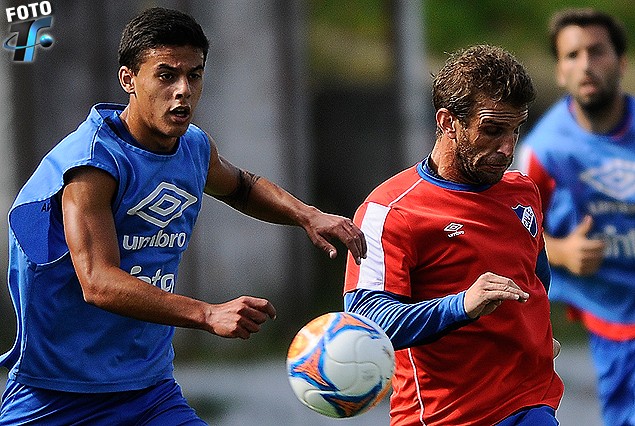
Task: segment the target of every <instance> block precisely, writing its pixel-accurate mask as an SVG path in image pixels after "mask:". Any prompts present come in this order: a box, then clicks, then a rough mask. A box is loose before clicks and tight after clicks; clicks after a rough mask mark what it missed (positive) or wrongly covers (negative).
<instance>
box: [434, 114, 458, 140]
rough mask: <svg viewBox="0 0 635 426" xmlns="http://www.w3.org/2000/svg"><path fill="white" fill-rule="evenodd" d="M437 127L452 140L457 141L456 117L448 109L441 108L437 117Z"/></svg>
mask: <svg viewBox="0 0 635 426" xmlns="http://www.w3.org/2000/svg"><path fill="white" fill-rule="evenodd" d="M436 120H437V127H438V128H439V130H440V131H441V133H443V134H444V135H446V136H447V137H448V138H450V139H456V117H455V116H454V114H452V113H451V112H450V110H449V109H447V108H439V110H438V111H437V115H436Z"/></svg>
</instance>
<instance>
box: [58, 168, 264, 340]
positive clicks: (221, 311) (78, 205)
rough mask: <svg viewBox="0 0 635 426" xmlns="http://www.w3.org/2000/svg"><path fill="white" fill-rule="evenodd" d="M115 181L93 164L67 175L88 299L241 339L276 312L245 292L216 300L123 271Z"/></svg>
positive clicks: (68, 209) (67, 205) (67, 220)
mask: <svg viewBox="0 0 635 426" xmlns="http://www.w3.org/2000/svg"><path fill="white" fill-rule="evenodd" d="M116 187H117V183H116V181H115V180H114V179H113V177H112V176H110V175H109V174H108V173H106V172H104V171H102V170H99V169H96V168H93V167H80V168H77V169H75V170H73V171H71V172H70V173H69V174H68V175H67V176H66V185H65V187H64V190H63V193H62V211H63V220H64V233H65V235H66V241H67V244H68V247H69V250H70V255H71V259H72V261H73V266H74V267H75V271H76V273H77V277H78V279H79V283H80V285H81V287H82V292H83V294H84V299H85V300H86V302H88V303H90V304H93V305H95V306H97V307H99V308H102V309H104V310H107V311H110V312H114V313H117V314H120V315H124V316H127V317H131V318H135V319H138V320H142V321H149V322H154V323H160V324H166V325H172V326H178V327H188V328H198V329H202V330H206V331H208V332H210V333H213V334H217V335H219V336H222V337H239V338H242V339H247V338H249V336H250V334H251V333H254V332H257V331H258V330H260V325H261V324H262V323H264V322H265V321H266V320H267V318H273V317H274V316H275V309H274V308H273V306H272V305H271V303H269V302H268V301H267V300H265V299H259V298H255V297H249V296H243V297H239V298H237V299H234V300H231V301H228V302H226V303H221V304H216V305H214V304H210V303H205V302H202V301H199V300H196V299H192V298H189V297H185V296H181V295H178V294H172V293H169V292H166V291H163V290H161V289H159V288H158V287H155V286H153V285H151V284H149V283H146V282H145V281H142V280H140V279H138V278H136V277H134V276H132V275H130V274H128V273H127V272H125V271H123V270H122V269H121V268H120V267H119V248H118V243H117V233H116V229H115V223H114V218H113V215H112V207H111V202H112V199H113V196H114V194H115V191H116Z"/></svg>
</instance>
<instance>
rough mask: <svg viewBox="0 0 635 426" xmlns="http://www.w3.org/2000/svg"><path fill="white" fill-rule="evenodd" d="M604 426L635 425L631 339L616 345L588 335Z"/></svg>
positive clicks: (634, 367) (634, 344) (634, 356)
mask: <svg viewBox="0 0 635 426" xmlns="http://www.w3.org/2000/svg"><path fill="white" fill-rule="evenodd" d="M589 344H590V348H591V355H592V356H593V364H594V365H595V369H596V373H597V379H598V398H599V400H600V406H601V409H602V418H603V419H604V423H605V424H607V425H611V426H633V425H635V361H633V360H635V340H626V341H624V342H617V341H614V340H608V339H604V338H602V337H599V336H597V335H595V334H593V333H589Z"/></svg>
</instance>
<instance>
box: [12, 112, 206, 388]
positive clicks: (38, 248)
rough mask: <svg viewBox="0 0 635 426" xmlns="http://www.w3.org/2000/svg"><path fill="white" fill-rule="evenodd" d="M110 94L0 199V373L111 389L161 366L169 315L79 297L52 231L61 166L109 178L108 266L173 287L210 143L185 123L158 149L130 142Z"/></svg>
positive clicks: (166, 354)
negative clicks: (113, 244) (9, 316)
mask: <svg viewBox="0 0 635 426" xmlns="http://www.w3.org/2000/svg"><path fill="white" fill-rule="evenodd" d="M123 108H124V107H123V106H122V105H112V104H98V105H96V106H95V107H93V108H92V109H91V111H90V114H89V116H88V118H87V119H86V121H84V122H83V123H82V124H81V125H80V126H79V127H78V129H77V130H76V131H75V132H73V133H71V134H70V135H69V136H67V137H66V138H65V139H63V140H62V141H61V142H60V143H59V144H58V145H57V146H56V147H54V148H53V149H52V150H51V151H50V152H49V153H48V154H47V155H46V156H45V157H44V159H43V160H42V162H41V163H40V165H39V166H38V168H37V170H36V171H35V172H34V174H33V175H32V176H31V178H30V179H29V180H28V181H27V183H26V184H25V185H24V187H23V188H22V190H21V191H20V193H19V194H18V196H17V198H16V200H15V202H14V203H13V206H12V207H11V209H10V211H9V252H10V253H9V272H8V283H9V291H10V294H11V298H12V300H13V304H14V307H15V311H16V315H17V328H18V330H17V337H16V341H15V344H14V346H13V348H12V349H11V350H10V351H9V352H7V353H6V354H4V355H2V356H1V357H0V365H4V366H5V367H7V368H9V369H10V372H9V378H11V379H13V380H16V381H18V382H20V383H24V384H27V385H31V386H36V387H41V388H47V389H54V390H61V391H70V392H85V393H92V392H117V391H125V390H134V389H141V388H145V387H148V386H150V385H152V384H154V383H156V382H158V381H160V380H162V379H166V378H170V377H172V371H173V365H172V360H173V357H174V352H173V348H172V336H173V334H174V327H170V326H166V325H160V324H154V323H149V322H144V321H139V320H135V319H132V318H128V317H124V316H121V315H118V314H114V313H111V312H107V311H105V310H103V309H100V308H98V307H96V306H94V305H91V304H88V303H86V302H85V301H84V299H83V296H82V290H81V287H80V284H79V281H78V279H77V276H76V274H75V271H74V269H73V265H72V262H71V258H70V254H69V250H68V247H67V245H66V241H65V237H64V229H63V224H62V219H61V203H60V194H61V189H62V187H63V185H64V175H65V173H66V172H67V171H69V170H71V169H73V168H75V167H80V166H91V167H96V168H99V169H101V170H104V171H106V172H107V173H109V174H110V175H112V176H113V177H114V178H115V180H116V181H117V183H118V189H117V192H116V194H115V198H114V200H113V204H112V209H113V216H114V221H115V226H116V229H117V238H118V244H119V251H120V258H121V262H120V266H121V269H123V270H124V271H126V272H129V273H130V274H131V275H133V276H136V277H137V278H139V279H141V280H143V281H146V282H148V283H150V284H152V285H155V286H157V287H159V288H161V289H163V290H165V291H169V292H174V286H175V283H176V279H177V274H178V265H179V262H180V260H181V256H182V253H183V251H184V250H185V249H186V247H187V245H188V242H189V240H190V236H191V233H192V228H193V226H194V223H195V221H196V218H197V216H198V213H199V211H200V208H201V198H202V195H203V189H204V186H205V181H206V178H207V172H208V166H209V159H210V143H209V140H208V138H207V136H206V135H205V133H204V132H203V131H202V130H200V129H199V128H197V127H196V126H194V125H191V126H190V127H189V129H188V130H187V132H186V133H185V135H183V136H182V137H181V138H180V139H179V142H178V145H177V148H176V150H175V151H174V152H173V153H170V154H157V153H153V152H150V151H147V150H145V149H142V148H141V147H140V146H138V144H136V142H135V141H134V140H133V139H132V137H131V136H130V134H129V133H127V131H126V130H125V128H124V127H123V125H122V123H121V121H120V119H119V114H120V112H121V111H123Z"/></svg>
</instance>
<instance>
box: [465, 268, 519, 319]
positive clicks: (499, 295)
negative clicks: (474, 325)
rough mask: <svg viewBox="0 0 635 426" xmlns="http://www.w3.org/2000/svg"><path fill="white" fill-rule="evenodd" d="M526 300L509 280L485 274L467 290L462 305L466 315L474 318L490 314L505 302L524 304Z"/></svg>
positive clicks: (490, 273)
mask: <svg viewBox="0 0 635 426" xmlns="http://www.w3.org/2000/svg"><path fill="white" fill-rule="evenodd" d="M528 298H529V294H528V293H525V292H524V291H522V290H521V289H520V287H518V285H516V283H515V282H514V281H512V280H511V279H509V278H506V277H503V276H500V275H496V274H494V273H492V272H486V273H484V274H483V275H481V276H480V277H478V279H477V280H476V281H475V282H474V284H472V286H471V287H470V288H468V289H467V291H466V292H465V300H464V301H463V305H464V307H465V312H466V313H467V315H468V316H469V317H470V318H476V317H479V316H482V315H488V314H491V313H492V312H494V310H495V309H496V308H498V307H499V306H500V304H501V303H503V301H505V300H515V301H518V302H526V301H527V299H528Z"/></svg>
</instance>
